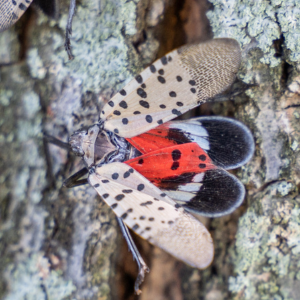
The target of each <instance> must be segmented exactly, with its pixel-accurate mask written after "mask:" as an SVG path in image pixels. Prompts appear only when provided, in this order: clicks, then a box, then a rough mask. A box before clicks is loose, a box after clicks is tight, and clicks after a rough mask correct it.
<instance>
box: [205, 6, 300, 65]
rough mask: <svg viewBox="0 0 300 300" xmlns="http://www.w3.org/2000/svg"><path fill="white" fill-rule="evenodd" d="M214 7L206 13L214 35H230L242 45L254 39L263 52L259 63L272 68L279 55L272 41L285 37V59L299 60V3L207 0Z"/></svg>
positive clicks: (278, 61)
mask: <svg viewBox="0 0 300 300" xmlns="http://www.w3.org/2000/svg"><path fill="white" fill-rule="evenodd" d="M210 2H212V3H213V5H214V10H212V11H209V12H208V14H207V15H208V18H209V19H210V22H211V26H212V28H213V31H214V35H215V37H232V38H235V39H237V40H238V41H239V42H240V43H241V45H242V46H243V47H247V46H248V45H249V44H250V42H251V41H252V40H253V39H255V41H256V43H257V44H256V46H257V47H258V48H260V49H261V50H262V52H263V54H264V55H263V57H262V58H261V59H260V61H261V62H263V63H265V64H269V65H270V66H271V67H275V66H277V65H279V64H280V61H281V60H280V58H278V57H275V49H274V46H273V41H274V40H277V39H280V36H281V34H282V35H283V37H284V38H285V48H286V49H287V50H289V52H288V53H287V59H288V60H290V61H291V62H297V61H299V59H300V26H299V19H300V2H299V1H298V0H287V1H283V0H264V1H256V0H247V1H245V0H229V1H218V0H210Z"/></svg>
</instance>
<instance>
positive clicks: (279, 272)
mask: <svg viewBox="0 0 300 300" xmlns="http://www.w3.org/2000/svg"><path fill="white" fill-rule="evenodd" d="M281 185H282V183H278V184H274V185H273V186H272V187H270V188H268V189H267V190H266V191H265V193H264V195H263V196H262V207H263V214H262V215H258V214H257V212H256V210H255V209H253V208H250V209H248V211H247V213H246V214H245V215H244V216H243V217H241V218H240V220H239V229H238V232H237V242H236V245H235V247H236V252H235V253H236V254H235V256H234V261H235V272H236V276H232V277H230V278H229V290H230V291H231V292H234V293H243V298H239V299H251V300H256V299H283V298H282V294H281V289H282V285H281V283H282V282H284V281H286V280H288V278H289V276H291V274H295V272H296V273H297V272H298V271H297V270H298V265H299V263H298V257H299V254H300V209H299V207H298V205H297V203H296V202H293V201H291V200H290V199H287V200H286V201H283V200H282V199H278V198H276V196H274V194H275V193H276V192H275V193H274V191H276V190H277V191H278V190H280V186H281ZM298 273H299V272H298ZM295 275H296V274H295ZM296 276H297V275H296ZM293 278H294V277H293ZM290 291H291V290H290ZM289 297H291V296H290V295H289ZM284 299H289V298H288V297H287V298H284ZM290 299H296V298H293V297H291V298H290Z"/></svg>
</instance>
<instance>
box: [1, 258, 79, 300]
mask: <svg viewBox="0 0 300 300" xmlns="http://www.w3.org/2000/svg"><path fill="white" fill-rule="evenodd" d="M59 273H60V272H59V271H58V272H57V271H55V270H51V269H50V264H49V261H48V259H47V258H45V257H43V255H42V253H36V254H35V255H32V256H31V257H30V258H28V259H27V260H26V261H24V262H20V263H19V264H17V265H13V264H12V265H10V266H9V267H8V270H7V273H6V277H7V281H8V283H9V286H10V294H9V295H7V296H6V297H5V298H4V299H5V300H16V299H41V300H42V299H49V300H50V299H65V298H66V297H68V296H70V295H71V294H72V292H73V291H74V289H75V287H74V285H72V283H71V282H70V281H68V280H64V279H63V278H62V277H61V275H60V274H59Z"/></svg>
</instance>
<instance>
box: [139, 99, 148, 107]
mask: <svg viewBox="0 0 300 300" xmlns="http://www.w3.org/2000/svg"><path fill="white" fill-rule="evenodd" d="M139 104H140V106H142V107H144V108H149V107H150V105H149V102H147V101H145V100H140V101H139Z"/></svg>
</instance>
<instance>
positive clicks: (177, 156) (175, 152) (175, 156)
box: [172, 149, 181, 161]
mask: <svg viewBox="0 0 300 300" xmlns="http://www.w3.org/2000/svg"><path fill="white" fill-rule="evenodd" d="M180 158H181V152H180V150H178V149H175V150H173V151H172V159H173V161H176V160H179V159H180Z"/></svg>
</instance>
